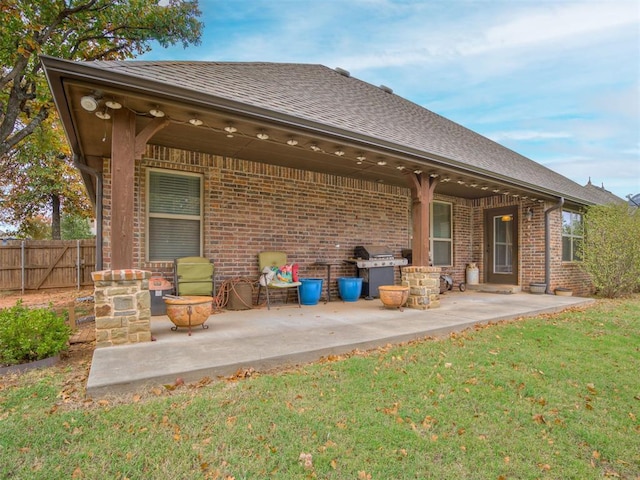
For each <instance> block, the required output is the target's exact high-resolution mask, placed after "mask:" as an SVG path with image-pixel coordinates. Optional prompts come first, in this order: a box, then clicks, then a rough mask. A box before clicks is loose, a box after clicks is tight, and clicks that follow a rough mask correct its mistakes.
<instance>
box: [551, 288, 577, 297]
mask: <svg viewBox="0 0 640 480" xmlns="http://www.w3.org/2000/svg"><path fill="white" fill-rule="evenodd" d="M555 294H556V295H558V296H559V297H570V296H572V295H573V292H572V291H571V290H569V289H568V288H562V287H558V288H556V289H555Z"/></svg>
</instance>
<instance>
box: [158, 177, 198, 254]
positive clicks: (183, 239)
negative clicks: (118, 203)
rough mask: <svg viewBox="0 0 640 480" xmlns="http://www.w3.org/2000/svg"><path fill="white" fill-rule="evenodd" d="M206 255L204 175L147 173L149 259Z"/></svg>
mask: <svg viewBox="0 0 640 480" xmlns="http://www.w3.org/2000/svg"><path fill="white" fill-rule="evenodd" d="M190 256H195V257H199V256H202V175H198V174H194V173H186V172H175V171H171V170H159V169H148V170H147V260H149V261H151V262H154V261H167V260H173V259H174V258H180V257H190Z"/></svg>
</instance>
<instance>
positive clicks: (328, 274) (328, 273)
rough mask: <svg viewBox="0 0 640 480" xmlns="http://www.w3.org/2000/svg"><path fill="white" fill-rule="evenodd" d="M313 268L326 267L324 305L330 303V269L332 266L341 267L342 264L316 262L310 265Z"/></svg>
mask: <svg viewBox="0 0 640 480" xmlns="http://www.w3.org/2000/svg"><path fill="white" fill-rule="evenodd" d="M311 265H312V266H315V267H327V297H326V300H325V302H324V303H327V302H330V301H331V267H332V266H334V265H342V262H325V261H322V260H318V261H316V262H315V263H312V264H311Z"/></svg>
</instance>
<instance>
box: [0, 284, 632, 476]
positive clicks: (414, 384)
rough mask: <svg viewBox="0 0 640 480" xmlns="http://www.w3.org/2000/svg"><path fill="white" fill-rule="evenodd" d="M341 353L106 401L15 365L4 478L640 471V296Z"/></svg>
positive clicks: (51, 374)
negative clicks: (72, 393)
mask: <svg viewBox="0 0 640 480" xmlns="http://www.w3.org/2000/svg"><path fill="white" fill-rule="evenodd" d="M329 360H330V361H329ZM329 360H328V361H326V362H320V363H317V364H313V365H308V366H305V367H303V368H300V369H297V370H291V371H286V372H280V373H274V374H271V375H253V376H250V377H248V378H243V379H234V380H229V379H228V380H225V381H214V382H211V383H207V382H206V381H202V382H200V383H199V384H192V385H184V386H179V387H177V388H175V389H174V390H170V389H167V388H164V387H161V388H157V389H152V390H150V391H145V392H139V394H138V395H131V396H128V397H127V398H122V399H111V400H110V401H108V402H106V401H102V402H97V401H93V402H90V401H86V402H82V401H69V396H68V391H69V389H70V385H72V383H73V378H74V375H75V376H76V377H77V375H78V373H77V372H71V371H63V370H62V369H60V368H57V369H56V368H53V369H50V370H49V371H47V372H44V373H43V372H39V373H29V374H26V375H23V376H21V377H18V378H16V377H10V378H9V377H5V378H3V379H1V381H2V383H1V386H0V459H1V460H0V478H11V479H37V478H42V479H56V478H65V479H67V478H84V479H87V478H88V479H107V478H108V479H124V478H129V479H155V478H158V479H193V478H213V479H235V480H239V479H245V478H248V479H264V478H275V479H304V478H319V479H325V478H326V479H356V480H358V479H383V480H387V479H414V478H415V479H428V478H433V479H483V480H484V479H601V478H622V479H630V480H637V479H639V478H640V422H639V420H638V419H639V418H640V296H636V297H634V298H632V299H626V300H618V301H599V302H597V303H596V305H595V306H593V307H590V308H588V309H585V310H574V311H570V312H566V313H563V314H559V315H553V316H545V317H540V318H535V319H527V320H519V321H514V322H508V323H502V324H498V325H491V326H489V327H482V328H478V329H476V330H469V331H466V332H463V333H460V334H457V335H452V336H450V337H449V338H447V339H444V340H425V341H422V342H415V343H412V344H408V345H402V346H398V347H388V348H385V349H380V350H377V351H373V352H367V353H362V354H357V355H352V356H349V358H339V359H329ZM70 379H71V380H70ZM305 463H306V465H305Z"/></svg>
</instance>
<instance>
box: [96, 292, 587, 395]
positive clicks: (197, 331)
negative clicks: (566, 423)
mask: <svg viewBox="0 0 640 480" xmlns="http://www.w3.org/2000/svg"><path fill="white" fill-rule="evenodd" d="M593 301H594V300H592V299H588V298H580V297H566V296H554V295H533V294H529V293H514V294H496V293H481V292H474V291H466V292H464V293H462V292H456V291H451V292H448V293H446V294H444V295H442V296H441V299H440V305H441V306H440V307H439V308H435V309H429V310H414V309H405V310H404V311H400V310H397V309H387V308H384V307H383V306H382V304H381V302H380V301H379V300H373V301H367V300H363V299H361V300H358V301H357V302H341V301H333V302H329V303H320V304H318V305H313V306H302V308H298V306H297V305H295V304H279V305H277V306H272V308H271V310H267V309H266V308H255V309H252V310H243V311H226V310H225V311H223V312H222V313H218V314H214V315H212V316H211V317H210V318H209V319H208V321H207V325H208V326H209V328H208V329H202V328H200V327H196V328H194V330H193V333H192V335H191V336H189V335H188V331H187V329H182V328H181V329H178V331H172V330H171V327H172V326H173V324H172V323H171V322H170V320H169V319H168V318H167V317H166V316H156V317H152V320H151V330H152V335H153V336H154V338H155V341H153V342H146V343H137V344H128V345H122V346H114V347H105V348H100V349H97V350H96V351H95V353H94V357H93V362H92V366H91V372H90V374H89V379H88V382H87V395H88V396H91V397H94V398H98V397H105V396H109V395H113V394H121V393H127V392H134V391H139V390H140V389H142V388H145V387H148V386H156V385H162V384H173V383H174V382H175V380H176V378H178V377H180V378H182V379H183V380H184V381H185V382H194V381H198V380H200V379H202V378H203V377H210V378H212V379H215V378H218V377H221V376H228V375H233V374H235V373H236V372H238V371H239V370H244V369H253V370H255V371H266V370H269V369H274V368H280V367H287V366H293V365H297V364H303V363H307V362H313V361H317V360H320V359H322V358H327V357H328V356H330V355H340V354H344V353H348V352H352V351H354V350H367V349H372V348H376V347H379V346H384V345H387V344H389V343H394V344H398V343H402V342H407V341H410V340H415V339H420V338H424V337H439V336H443V335H447V334H449V333H451V332H454V331H462V330H464V329H466V328H469V327H472V326H474V325H477V324H486V323H489V322H498V321H502V320H511V319H515V318H519V317H531V316H535V315H540V314H546V313H555V312H560V311H562V310H565V309H568V308H572V307H576V306H587V305H589V304H591V303H593Z"/></svg>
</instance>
